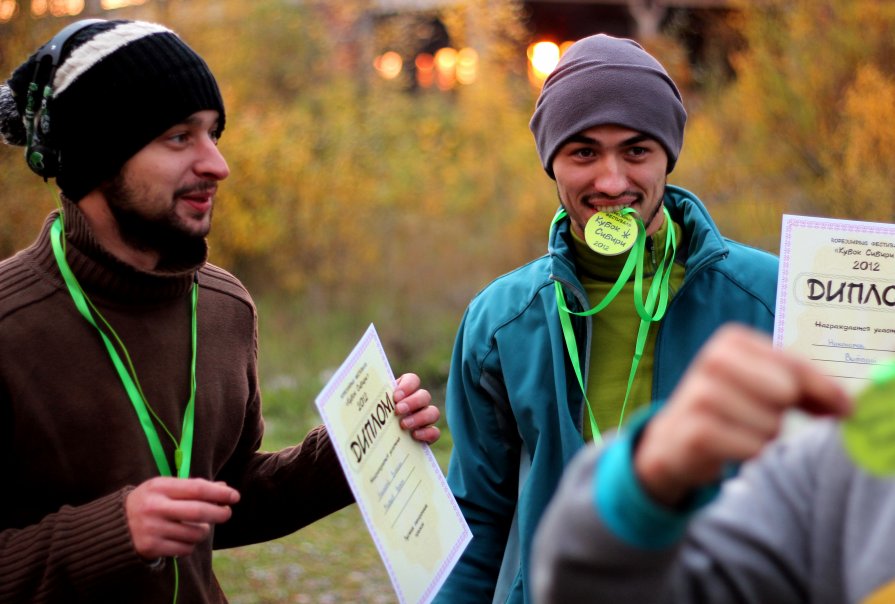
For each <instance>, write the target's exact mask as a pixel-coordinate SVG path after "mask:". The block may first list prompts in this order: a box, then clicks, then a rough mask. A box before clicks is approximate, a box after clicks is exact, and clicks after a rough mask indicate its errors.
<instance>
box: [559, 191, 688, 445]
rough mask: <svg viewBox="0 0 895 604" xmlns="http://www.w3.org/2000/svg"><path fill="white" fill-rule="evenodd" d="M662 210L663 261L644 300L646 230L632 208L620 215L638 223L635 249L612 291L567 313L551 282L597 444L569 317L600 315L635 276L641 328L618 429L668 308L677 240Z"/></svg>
mask: <svg viewBox="0 0 895 604" xmlns="http://www.w3.org/2000/svg"><path fill="white" fill-rule="evenodd" d="M662 211H663V212H664V213H665V220H667V221H668V229H667V232H666V235H665V250H664V254H663V257H662V260H661V261H660V262H659V266H658V267H657V268H656V272H655V274H654V275H653V279H652V282H651V284H650V287H649V290H647V295H646V300H644V299H643V256H644V253H645V249H646V227H645V226H644V224H643V221H642V220H641V219H640V216H639V215H638V214H637V212H636V211H635V210H633V209H631V208H624V209H623V210H621V213H623V214H633V215H634V218H635V220H636V221H637V239H636V240H635V242H634V246H633V247H632V248H631V251H630V253H629V254H628V259H627V260H626V261H625V265H624V266H623V267H622V270H621V272H620V273H619V275H618V278H617V279H616V281H615V283H614V284H613V286H612V288H610V290H609V291H608V292H607V293H606V295H605V296H604V297H603V299H602V300H601V301H600V302H599V303H598V304H597V305H596V306H594V307H592V308H589V309H588V310H585V311H581V312H576V311H573V310H570V309H569V308H568V306H566V304H565V297H564V296H563V291H562V284H561V283H560V282H559V281H554V282H553V286H554V291H555V294H556V307H557V311H558V314H559V322H560V325H561V326H562V331H563V338H564V339H565V342H566V349H567V350H568V353H569V359H570V360H571V362H572V368H573V369H574V371H575V376H576V377H577V378H578V385H579V386H580V387H581V392H582V394H583V396H584V403H585V405H586V406H587V412H588V417H589V419H590V425H591V433H592V434H593V439H594V442H596V443H600V442H601V441H602V436H601V435H600V430H599V427H598V426H597V420H596V418H595V416H594V412H593V408H592V407H591V404H590V401H589V400H588V398H587V387H586V385H585V383H584V377H583V374H582V372H581V361H580V357H579V354H578V345H577V343H576V341H575V334H574V332H573V331H572V321H571V318H570V316H569V315H576V316H579V317H589V316H592V315H595V314H596V313H598V312H600V311H601V310H603V309H604V308H606V307H607V306H609V304H610V303H611V302H612V301H613V300H614V299H615V298H616V296H618V294H619V292H620V291H621V290H622V288H623V287H624V285H625V283H627V282H628V280H629V279H630V277H631V273H632V272H633V273H634V309H635V310H636V311H637V315H638V316H639V317H640V326H639V327H638V330H637V341H636V344H635V348H634V356H633V358H632V360H631V372H630V374H629V375H628V385H627V388H626V390H625V399H624V401H623V402H622V410H621V414H620V415H619V418H618V425H619V426H621V425H622V423H623V422H624V419H625V409H626V408H627V405H628V398H629V397H630V395H631V388H632V386H633V385H634V377H635V376H636V375H637V368H638V366H639V365H640V359H641V358H642V357H643V351H644V349H645V348H646V339H647V336H648V335H649V326H650V324H651V323H655V322H658V321H661V320H662V317H664V316H665V312H666V310H667V309H668V298H669V289H670V287H669V279H670V277H671V272H672V266H673V264H674V257H675V255H676V253H677V237H676V235H675V233H674V225H673V224H672V222H671V215H670V214H669V213H668V209H667V208H665V207H664V206H663V208H662ZM566 216H567V212H566V211H565V210H560V211H558V212H557V213H556V215H555V216H554V217H553V220H552V221H551V223H550V229H551V230H552V229H553V227H554V225H556V224H557V223H558V222H560V221H561V220H562V219H563V218H565V217H566ZM669 249H670V250H671V253H669Z"/></svg>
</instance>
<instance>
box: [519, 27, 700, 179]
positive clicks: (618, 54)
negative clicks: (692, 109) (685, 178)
mask: <svg viewBox="0 0 895 604" xmlns="http://www.w3.org/2000/svg"><path fill="white" fill-rule="evenodd" d="M686 122H687V112H686V111H685V110H684V105H683V102H682V100H681V95H680V92H678V89H677V86H675V85H674V82H673V81H672V80H671V78H670V77H668V73H666V71H665V69H664V68H663V67H662V65H661V64H660V63H659V62H658V61H656V59H654V58H653V57H652V56H651V55H649V54H648V53H647V52H646V51H645V50H643V47H642V46H640V45H639V44H638V43H637V42H634V41H633V40H626V39H622V38H613V37H611V36H607V35H605V34H598V35H595V36H590V37H588V38H583V39H581V40H578V41H577V42H575V43H574V44H573V45H572V46H571V47H569V50H568V51H566V53H565V54H564V55H563V57H562V59H560V61H559V63H558V64H557V66H556V69H554V70H553V72H552V73H551V74H550V76H549V77H548V78H547V80H546V81H545V82H544V87H543V89H542V90H541V96H540V97H538V102H537V105H536V107H535V112H534V115H532V118H531V123H530V124H529V127H530V128H531V131H532V133H533V134H534V137H535V143H536V144H537V147H538V155H539V156H540V157H541V164H542V165H543V166H544V169H545V170H546V171H547V174H549V175H550V178H555V176H554V175H553V165H552V164H553V157H554V155H556V152H557V151H558V150H559V148H560V147H561V146H562V145H563V143H565V141H566V140H567V139H568V138H569V137H571V136H573V135H575V134H578V133H579V132H582V131H584V130H587V129H588V128H592V127H594V126H600V125H603V124H615V125H617V126H624V127H625V128H630V129H631V130H636V131H638V132H642V133H644V134H646V135H648V136H650V137H652V138H654V139H656V140H657V141H658V142H659V144H661V145H662V147H664V149H665V151H666V152H667V153H668V172H671V171H672V170H673V169H674V165H675V163H676V162H677V157H678V154H679V153H680V151H681V145H682V144H683V140H684V124H685V123H686Z"/></svg>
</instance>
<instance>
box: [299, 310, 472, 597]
mask: <svg viewBox="0 0 895 604" xmlns="http://www.w3.org/2000/svg"><path fill="white" fill-rule="evenodd" d="M394 387H395V378H394V376H393V375H392V371H391V368H390V367H389V365H388V361H387V359H386V357H385V352H384V351H383V349H382V345H381V343H380V342H379V337H378V336H377V334H376V330H375V328H374V327H373V326H372V325H370V327H369V328H368V329H367V331H366V333H365V334H364V336H363V337H362V338H361V340H360V342H358V344H357V346H355V348H354V350H353V351H352V352H351V354H350V355H349V357H348V358H347V359H346V360H345V362H344V363H343V364H342V366H341V367H340V368H339V369H338V371H337V372H336V373H335V375H334V376H333V377H332V379H330V381H329V383H328V384H327V385H326V387H325V388H324V389H323V391H322V392H321V393H320V395H319V396H318V397H317V400H316V403H317V409H318V410H319V411H320V415H321V416H322V417H323V422H324V423H325V424H326V429H327V431H328V432H329V435H330V438H331V439H332V441H333V444H334V446H335V449H336V453H337V454H338V456H339V461H340V462H341V464H342V469H343V470H344V471H345V476H346V478H347V479H348V484H349V485H350V486H351V490H352V492H353V493H354V498H355V499H356V500H357V505H358V508H360V511H361V514H362V515H363V518H364V521H365V522H366V524H367V528H368V529H369V531H370V534H371V535H372V536H373V541H374V542H375V543H376V548H377V549H378V550H379V555H380V556H381V557H382V560H383V562H384V563H385V568H386V570H387V571H388V574H389V577H390V578H391V581H392V584H393V585H394V588H395V592H396V594H397V595H398V600H399V601H400V602H414V603H417V602H429V601H430V600H431V599H432V598H433V597H434V596H435V594H436V593H437V591H438V589H439V588H440V587H441V585H442V584H443V583H444V580H445V579H446V578H447V575H448V573H449V572H450V571H451V569H452V568H453V567H454V565H455V564H456V563H457V560H458V559H459V557H460V554H462V553H463V550H464V549H465V548H466V546H467V544H468V543H469V541H470V540H471V539H472V534H471V532H470V531H469V527H468V526H467V524H466V521H465V520H464V518H463V515H462V514H461V513H460V508H459V507H458V506H457V502H456V500H455V499H454V496H453V495H452V494H451V492H450V490H449V489H448V487H447V483H446V482H445V480H444V475H443V474H442V472H441V468H439V466H438V463H437V461H436V460H435V457H434V456H433V455H432V451H431V450H430V449H429V447H428V445H426V444H424V443H419V442H417V441H415V440H413V438H411V436H410V434H409V433H408V432H407V431H406V430H402V429H401V427H400V425H399V419H398V416H397V415H395V402H394V400H393V398H392V395H393V392H394Z"/></svg>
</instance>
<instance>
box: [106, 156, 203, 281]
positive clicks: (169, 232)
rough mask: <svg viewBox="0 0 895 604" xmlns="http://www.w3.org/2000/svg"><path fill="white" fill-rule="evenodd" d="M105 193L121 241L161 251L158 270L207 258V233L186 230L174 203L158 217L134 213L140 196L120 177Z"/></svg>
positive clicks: (144, 248)
mask: <svg viewBox="0 0 895 604" xmlns="http://www.w3.org/2000/svg"><path fill="white" fill-rule="evenodd" d="M103 192H104V194H105V197H106V199H107V201H108V203H109V209H110V210H111V212H112V215H113V216H114V217H115V221H116V222H117V224H118V231H119V233H120V235H121V238H122V240H123V241H124V242H125V243H127V244H128V245H129V246H131V247H133V248H135V249H138V250H142V251H155V252H158V254H159V267H162V266H163V265H169V266H181V265H190V264H192V263H193V262H194V261H195V260H196V259H197V255H198V256H199V257H200V258H202V257H204V254H205V250H206V244H205V235H206V233H204V232H203V233H192V232H190V231H188V230H186V228H185V227H184V225H183V224H182V222H181V220H180V218H179V217H178V216H177V214H176V213H175V207H174V203H171V205H170V206H169V207H168V208H167V210H166V211H165V212H164V213H162V214H160V215H157V216H147V215H145V214H143V213H141V212H139V211H137V210H135V209H134V208H135V207H138V205H137V204H136V203H134V200H135V199H136V198H138V196H139V193H138V192H136V191H135V190H134V189H132V188H131V187H129V186H128V185H127V183H126V182H125V181H124V178H122V176H121V175H120V174H119V175H118V176H116V177H115V178H114V179H113V180H112V181H110V182H109V183H108V184H107V185H105V187H104V191H103ZM176 195H177V192H175V197H176ZM209 218H210V215H209Z"/></svg>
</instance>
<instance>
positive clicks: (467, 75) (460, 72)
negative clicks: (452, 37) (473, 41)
mask: <svg viewBox="0 0 895 604" xmlns="http://www.w3.org/2000/svg"><path fill="white" fill-rule="evenodd" d="M478 69H479V53H477V52H476V51H475V49H473V48H463V49H461V50H460V52H459V53H457V81H458V82H460V83H461V84H464V85H465V84H472V83H473V82H475V77H476V74H477V73H478Z"/></svg>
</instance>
